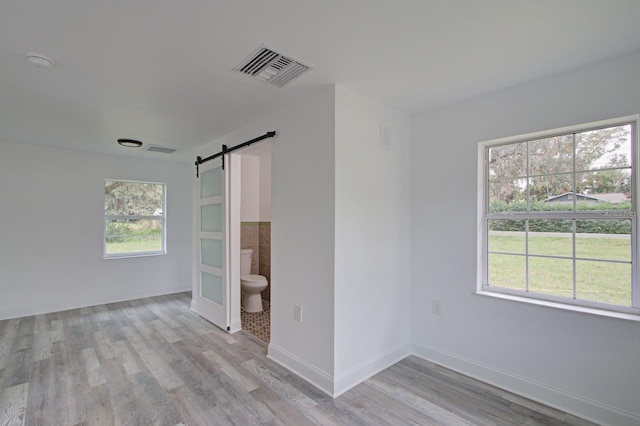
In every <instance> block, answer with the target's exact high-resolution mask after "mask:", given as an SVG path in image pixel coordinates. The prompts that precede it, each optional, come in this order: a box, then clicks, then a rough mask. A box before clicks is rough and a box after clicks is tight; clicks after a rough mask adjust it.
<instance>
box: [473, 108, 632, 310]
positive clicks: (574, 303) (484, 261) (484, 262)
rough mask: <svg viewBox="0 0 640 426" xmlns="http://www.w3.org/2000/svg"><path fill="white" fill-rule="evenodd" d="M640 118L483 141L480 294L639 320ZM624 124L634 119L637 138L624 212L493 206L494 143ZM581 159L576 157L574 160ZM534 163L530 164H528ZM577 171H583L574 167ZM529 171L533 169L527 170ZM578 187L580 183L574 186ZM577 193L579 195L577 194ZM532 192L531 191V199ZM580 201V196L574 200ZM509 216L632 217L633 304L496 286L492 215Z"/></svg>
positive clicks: (480, 157) (480, 154) (480, 152)
mask: <svg viewBox="0 0 640 426" xmlns="http://www.w3.org/2000/svg"><path fill="white" fill-rule="evenodd" d="M639 124H640V115H629V116H625V117H620V118H614V119H609V120H601V121H596V122H591V123H584V124H579V125H575V126H568V127H562V128H557V129H551V130H545V131H540V132H533V133H527V134H521V135H516V136H510V137H505V138H499V139H492V140H487V141H482V142H479V143H478V181H477V195H478V199H477V286H476V294H479V295H484V296H492V297H496V298H501V299H507V300H513V301H518V302H525V303H530V304H535V305H542V306H547V307H552V308H560V309H566V310H572V311H579V312H584V313H592V314H598V315H604V316H610V317H616V318H621V319H628V320H633V321H640V282H639V276H638V273H639V270H640V261H639V260H640V254H639V253H638V252H639V248H640V246H639V245H638V242H639V235H638V234H639V233H640V228H639V227H638V215H637V211H638V209H637V208H638V203H639V200H638V198H640V196H639V195H638V188H640V185H639V182H640V180H639V175H640V173H638V172H637V167H638V164H639V161H638V156H639V151H640V141H639V140H638V136H639V129H638V128H639ZM622 125H631V133H630V137H631V139H632V143H631V158H630V166H631V179H630V180H631V193H632V194H633V195H632V197H631V211H628V212H626V213H623V214H620V213H618V212H611V211H604V210H599V211H594V212H585V211H580V212H576V211H575V210H574V211H571V212H568V211H567V212H559V213H560V214H558V212H555V213H553V212H530V211H527V212H522V213H521V212H517V213H515V214H514V213H504V212H501V213H499V214H495V213H491V212H489V162H488V155H489V149H490V148H492V147H497V146H501V145H503V146H504V145H510V144H515V143H522V142H529V141H535V140H538V139H544V138H552V137H556V136H563V135H568V134H572V133H573V134H575V133H579V132H586V131H592V130H597V129H603V128H609V127H616V126H622ZM573 149H574V154H575V149H576V148H575V146H574V148H573ZM574 161H575V160H574ZM527 167H528V166H527ZM571 173H573V174H576V173H580V171H577V170H575V168H574V169H572V172H571ZM527 176H529V172H528V171H527ZM573 190H574V192H575V188H574V189H573ZM576 198H577V197H574V199H576ZM529 200H530V198H529V197H528V196H527V205H528V203H529ZM573 203H574V206H575V203H576V200H574V201H573ZM505 217H508V218H509V219H523V220H525V219H596V218H603V217H611V218H614V217H619V218H623V219H630V220H631V237H630V238H631V257H630V259H631V297H632V303H631V307H627V306H622V305H613V304H607V303H604V302H597V301H589V300H583V299H577V298H575V294H574V298H568V297H561V296H554V295H551V294H543V293H532V292H529V291H528V290H516V289H509V288H504V287H494V286H491V285H489V282H488V281H489V276H488V275H489V226H488V223H489V220H491V219H497V218H505ZM523 256H524V257H525V258H526V259H529V258H530V255H529V253H528V252H525V254H524V255H523ZM576 257H577V256H576V254H575V252H574V253H572V257H571V259H572V260H573V262H574V263H575V261H576ZM574 291H575V279H574Z"/></svg>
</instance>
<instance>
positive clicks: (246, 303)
mask: <svg viewBox="0 0 640 426" xmlns="http://www.w3.org/2000/svg"><path fill="white" fill-rule="evenodd" d="M252 256H253V249H242V250H240V290H241V291H242V309H244V310H245V312H262V296H261V295H260V292H261V291H262V290H264V289H265V288H267V286H268V285H269V283H268V282H267V279H266V278H265V277H263V276H262V275H252V274H251V257H252Z"/></svg>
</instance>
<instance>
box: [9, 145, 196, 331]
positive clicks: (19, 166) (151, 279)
mask: <svg viewBox="0 0 640 426" xmlns="http://www.w3.org/2000/svg"><path fill="white" fill-rule="evenodd" d="M191 173H193V168H192V167H189V165H188V164H185V163H175V162H165V161H153V160H141V159H133V158H127V157H120V156H112V155H103V154H94V153H89V152H82V151H76V150H67V149H60V148H51V147H43V146H35V145H26V144H16V143H8V142H0V181H1V182H2V185H0V199H1V200H2V208H1V210H0V211H1V214H0V217H1V219H2V220H0V295H1V297H0V319H6V318H15V317H21V316H26V315H34V314H40V313H46V312H56V311H62V310H66V309H71V308H78V307H84V306H92V305H97V304H102V303H108V302H116V301H122V300H131V299H136V298H141V297H148V296H154V295H159V294H168V293H174V292H179V291H186V290H189V289H190V288H191V251H192V249H191V224H192V213H191V212H192V208H191V204H192V202H191ZM105 179H123V180H142V181H152V182H163V183H166V185H167V206H166V213H167V254H166V255H164V256H149V257H137V258H126V259H109V260H105V259H103V239H104V180H105Z"/></svg>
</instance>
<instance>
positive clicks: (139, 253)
mask: <svg viewBox="0 0 640 426" xmlns="http://www.w3.org/2000/svg"><path fill="white" fill-rule="evenodd" d="M106 182H124V183H144V184H150V185H161V186H162V215H158V216H153V215H151V216H136V215H108V214H107V212H106V211H105V212H104V219H103V236H102V247H103V248H102V257H103V259H105V260H108V259H122V258H130V257H147V256H163V255H166V254H167V184H166V183H164V182H150V181H142V180H129V179H105V180H104V184H105V185H106ZM103 191H104V186H103ZM104 197H106V194H103V202H104V201H106V198H104ZM118 219H121V220H160V222H161V226H162V236H161V241H162V248H161V249H160V250H149V251H133V252H121V253H107V225H108V223H109V221H111V220H118Z"/></svg>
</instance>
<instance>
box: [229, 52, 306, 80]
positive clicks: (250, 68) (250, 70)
mask: <svg viewBox="0 0 640 426" xmlns="http://www.w3.org/2000/svg"><path fill="white" fill-rule="evenodd" d="M310 69H311V67H310V66H308V65H305V64H303V63H301V62H300V61H298V60H296V59H291V58H289V57H286V56H284V55H282V54H280V53H278V52H274V51H273V50H271V49H268V48H266V47H264V46H260V47H258V48H257V49H256V50H255V51H254V52H253V53H252V54H251V55H249V56H248V57H247V58H246V59H245V60H244V61H242V62H241V63H240V64H239V65H238V66H236V67H235V68H234V69H233V70H234V71H240V72H241V73H244V74H247V75H248V76H251V77H253V78H255V79H257V80H260V81H264V82H265V83H269V84H273V85H274V86H278V87H282V86H284V85H285V84H287V83H289V82H290V81H291V80H293V79H294V78H296V77H298V76H299V75H300V74H302V73H303V72H305V71H308V70H310Z"/></svg>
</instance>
